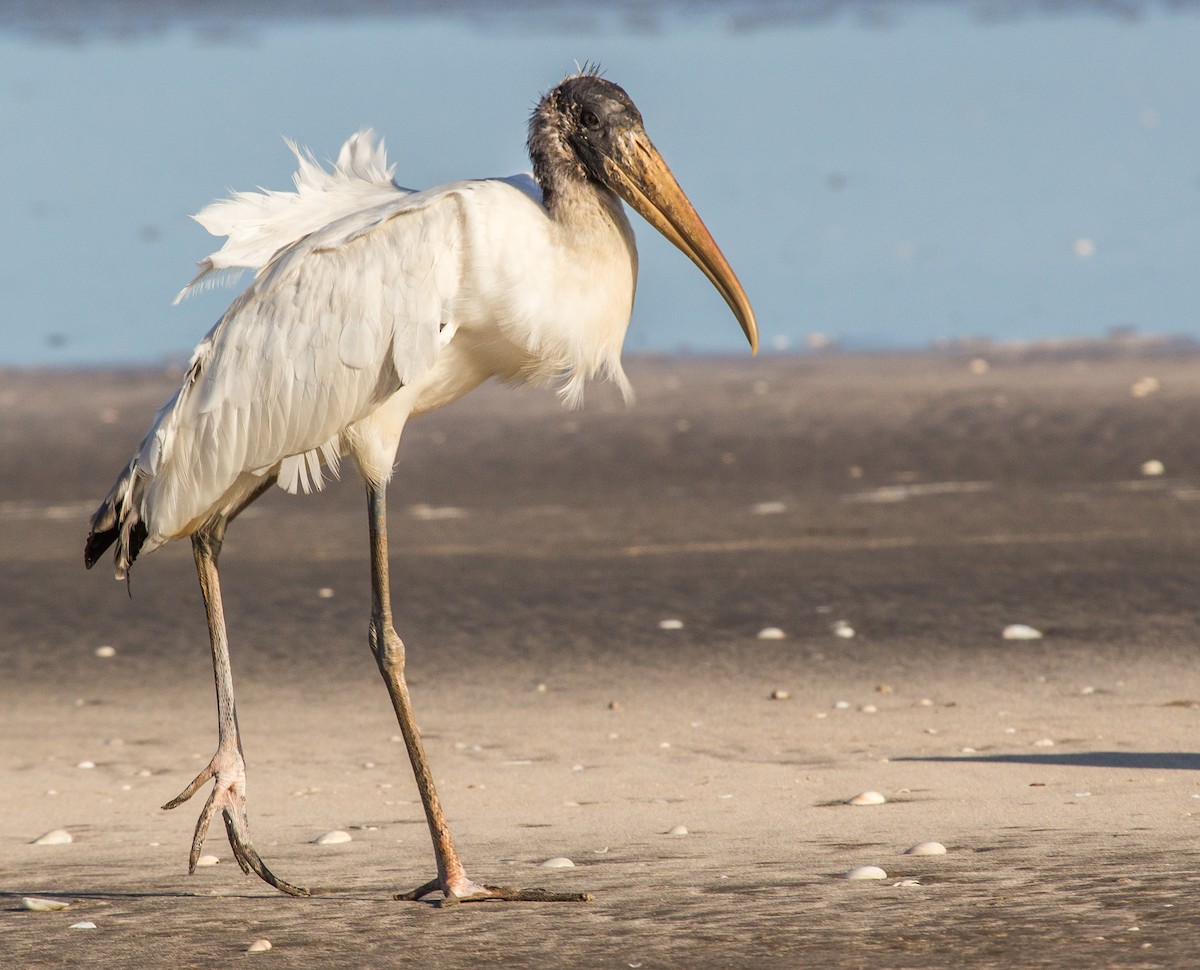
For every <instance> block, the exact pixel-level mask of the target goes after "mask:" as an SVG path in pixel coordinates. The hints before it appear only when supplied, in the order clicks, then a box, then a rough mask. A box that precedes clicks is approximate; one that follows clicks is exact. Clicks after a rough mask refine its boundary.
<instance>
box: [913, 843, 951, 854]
mask: <svg viewBox="0 0 1200 970" xmlns="http://www.w3.org/2000/svg"><path fill="white" fill-rule="evenodd" d="M904 854H905V855H945V854H946V847H945V846H944V845H942V843H941V842H918V843H917V844H916V845H914V846H913V847H912V848H909V849H905V850H904Z"/></svg>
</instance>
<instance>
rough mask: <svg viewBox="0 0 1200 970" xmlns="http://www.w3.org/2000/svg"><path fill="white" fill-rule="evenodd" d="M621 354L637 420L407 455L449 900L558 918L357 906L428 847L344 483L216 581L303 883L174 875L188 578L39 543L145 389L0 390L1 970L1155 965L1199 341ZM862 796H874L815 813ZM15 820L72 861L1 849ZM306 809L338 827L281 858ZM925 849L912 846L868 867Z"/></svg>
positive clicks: (279, 498)
mask: <svg viewBox="0 0 1200 970" xmlns="http://www.w3.org/2000/svg"><path fill="white" fill-rule="evenodd" d="M630 373H631V377H632V378H633V380H634V383H635V386H636V388H637V391H638V395H639V400H638V404H637V406H636V407H635V408H633V409H632V410H626V409H625V408H624V407H623V406H621V405H620V403H619V402H618V400H617V399H616V396H615V395H614V394H613V393H612V392H611V390H610V389H608V388H604V387H598V388H595V389H593V391H592V393H591V396H590V399H589V402H588V406H587V408H586V409H585V410H584V411H582V412H565V411H563V410H561V409H560V408H559V407H558V405H557V403H556V402H555V400H554V398H553V396H552V395H549V394H546V393H539V392H534V393H514V392H512V391H510V390H508V389H504V388H499V387H487V388H484V389H482V390H481V391H479V392H477V393H476V394H475V395H473V396H471V397H469V398H467V399H466V400H464V401H462V402H460V403H459V404H457V405H455V406H454V407H452V408H450V409H447V410H446V411H444V412H442V413H439V414H436V415H432V416H430V417H427V418H424V419H421V420H419V421H417V422H415V423H414V424H413V425H412V426H411V428H410V429H409V432H408V434H407V436H406V439H405V442H404V444H403V445H402V448H401V461H400V466H399V471H398V472H397V475H396V478H395V480H394V483H393V486H392V490H391V495H390V503H391V533H392V554H393V584H394V590H395V598H396V604H395V605H396V615H397V626H398V629H399V630H400V633H401V635H402V636H403V637H404V639H405V641H406V643H407V645H408V652H409V676H410V683H411V686H412V691H413V695H414V702H415V704H416V708H417V715H418V718H419V719H420V721H421V724H422V727H423V730H424V732H425V738H426V742H427V746H428V748H429V754H430V757H431V759H432V763H433V769H434V773H435V776H436V778H437V779H438V782H439V785H440V788H441V793H442V797H443V801H444V803H445V806H446V809H447V812H448V814H449V817H450V820H451V823H452V825H453V828H454V831H455V834H456V837H457V839H458V842H459V847H460V850H461V851H462V853H463V855H464V857H465V861H466V863H467V865H468V868H469V870H470V871H471V873H472V875H474V877H475V878H477V879H480V880H484V881H489V882H503V883H510V884H522V885H540V886H544V887H546V888H553V889H564V890H581V891H582V890H586V891H590V892H592V893H594V894H595V899H594V901H593V902H591V903H587V904H578V905H558V906H551V905H535V904H495V905H493V904H488V905H481V906H463V907H457V908H455V909H448V910H447V909H437V908H435V907H433V906H431V905H428V904H414V903H400V902H395V901H393V900H392V899H391V895H392V894H393V893H394V892H397V891H403V890H406V889H409V888H412V887H413V886H415V885H417V884H418V883H421V882H424V881H425V880H426V879H428V878H430V877H431V876H432V874H433V872H432V853H431V851H430V845H429V839H428V835H427V833H426V830H425V828H424V823H423V819H422V815H421V811H420V806H419V804H417V802H416V789H415V786H414V785H413V782H412V780H411V775H410V773H409V770H408V766H407V762H406V759H405V756H404V752H403V746H402V745H401V744H397V743H396V742H395V741H394V740H393V737H394V736H395V735H396V734H397V730H396V727H395V723H394V721H393V720H392V716H391V711H390V706H389V704H388V700H387V696H386V694H385V692H384V690H383V686H382V684H381V683H380V682H379V678H378V674H377V673H376V671H375V669H374V665H373V662H372V660H371V658H370V656H369V654H368V652H367V646H366V627H367V613H368V604H369V591H368V577H367V561H366V539H365V531H366V530H365V510H364V503H363V500H362V489H361V486H360V485H359V484H358V480H357V476H356V473H355V472H354V471H353V470H352V469H350V468H347V469H345V470H344V473H343V480H342V481H341V482H340V483H338V484H336V485H334V486H333V487H330V488H328V489H327V490H326V491H325V492H324V493H322V494H321V495H319V496H314V497H308V498H294V497H291V496H287V495H285V494H283V493H281V492H279V491H278V490H274V492H273V493H272V494H270V495H269V496H267V497H266V498H264V499H263V500H262V501H260V502H259V503H258V504H257V505H255V506H254V507H253V508H252V509H251V510H250V511H248V512H247V513H246V514H245V516H244V517H243V518H241V519H239V520H238V521H237V522H236V523H235V524H234V526H233V527H232V528H231V530H230V535H229V539H228V541H227V544H226V548H225V554H224V559H223V563H222V567H223V580H224V586H225V595H226V607H227V613H228V620H229V625H230V636H231V642H232V653H233V662H234V671H235V677H236V681H237V688H238V701H239V714H240V719H241V726H242V733H243V739H244V742H245V749H246V757H247V762H248V773H249V791H250V820H251V828H252V832H253V834H254V836H255V840H256V843H257V844H258V846H259V848H260V849H261V851H262V853H263V855H264V857H265V858H266V859H267V861H268V863H269V864H270V865H271V866H273V868H275V870H276V871H277V872H278V873H279V874H280V875H282V876H283V877H285V878H287V879H290V880H292V881H295V882H299V883H301V884H304V885H308V886H310V887H312V888H313V889H314V891H315V892H316V893H317V895H315V896H314V897H313V898H311V899H301V900H295V899H290V898H287V897H284V896H281V895H279V894H277V893H275V892H274V891H272V890H270V889H269V888H268V887H266V886H265V885H263V884H261V883H260V882H258V881H257V880H256V879H253V878H251V877H245V876H243V875H242V874H241V872H240V871H239V870H238V869H237V867H236V864H235V863H234V862H233V861H232V858H231V854H230V852H229V849H228V846H227V845H226V844H225V842H224V839H223V834H222V833H220V832H218V831H214V832H213V833H212V834H211V836H210V838H209V841H208V844H207V847H206V851H207V852H211V853H213V854H215V855H217V856H219V857H220V859H221V863H220V864H219V865H216V866H212V867H208V868H202V869H200V870H198V871H197V873H196V874H195V875H193V876H188V875H187V872H186V859H187V848H188V844H189V841H190V833H191V828H192V825H193V824H194V821H195V817H196V814H197V813H198V811H199V808H200V805H199V803H198V802H197V801H195V800H194V801H193V802H191V803H188V805H187V806H185V807H184V808H182V809H180V810H177V811H174V812H164V811H162V810H161V809H159V808H158V806H159V805H161V804H162V803H163V802H165V801H166V800H167V799H169V798H170V797H172V796H173V795H175V794H176V792H177V791H178V790H179V789H180V788H182V787H183V785H184V784H186V783H187V781H189V780H190V779H191V777H192V775H193V774H194V773H195V772H196V771H197V770H198V769H199V768H200V767H201V765H202V764H203V763H204V762H205V761H206V760H207V758H208V757H209V756H210V755H211V753H212V750H213V746H214V745H215V739H216V725H215V717H214V705H213V698H212V676H211V668H210V665H209V659H208V650H207V643H206V638H205V632H204V620H203V611H202V608H201V605H200V600H199V594H198V590H197V588H196V583H195V578H194V574H193V571H192V566H191V560H190V555H189V551H188V549H187V548H186V547H185V546H183V545H178V544H177V545H176V546H173V547H169V548H167V549H164V550H161V551H159V552H157V553H155V554H154V555H153V556H150V557H147V558H146V559H145V560H143V561H141V562H139V563H138V564H137V566H136V567H135V570H134V573H133V586H132V591H133V598H132V600H130V599H128V598H127V597H126V595H125V592H124V589H123V587H121V586H119V585H118V584H117V583H115V582H114V581H113V580H112V579H111V573H110V572H109V571H108V570H107V569H106V568H104V567H105V565H106V564H101V565H100V566H97V568H96V569H95V570H93V571H92V572H91V573H87V572H85V571H84V569H83V566H82V563H81V547H82V540H83V535H84V532H85V531H86V528H85V523H86V518H87V515H88V514H89V513H90V511H91V509H92V508H93V507H94V505H95V504H96V502H97V501H98V500H99V498H100V497H101V496H102V495H103V494H104V492H105V491H106V490H107V488H108V486H109V484H110V483H111V481H112V479H113V478H114V477H115V475H116V473H117V471H118V470H119V468H120V467H121V466H122V464H123V463H124V462H125V461H126V460H127V458H128V455H129V453H130V452H131V450H132V448H133V446H134V445H135V444H136V442H137V441H138V440H139V439H140V437H141V434H142V433H143V432H144V429H145V427H146V425H147V424H148V421H149V418H150V415H151V414H152V412H153V410H154V408H155V407H156V406H157V405H158V404H159V403H160V402H161V401H162V400H163V399H164V398H165V397H166V396H168V394H169V393H170V392H171V390H172V388H173V382H174V380H175V378H173V377H172V376H171V375H166V374H160V373H151V372H128V373H56V372H46V373H29V372H26V373H20V372H18V373H13V372H7V373H6V372H0V455H3V462H2V463H0V602H2V603H3V607H2V608H0V710H3V712H4V719H3V728H4V730H3V732H2V733H0V771H2V773H3V774H2V781H3V783H2V784H0V964H2V965H3V966H5V967H14V968H16V967H43V966H56V967H59V966H65V967H70V966H79V967H84V966H86V967H127V966H130V965H133V964H137V965H140V966H144V967H158V966H164V967H166V966H171V967H179V966H213V965H217V964H218V963H220V962H222V961H225V960H231V959H238V958H244V959H257V960H264V961H271V963H272V965H273V966H280V967H284V966H286V967H314V966H321V967H358V966H401V965H403V966H417V965H419V966H423V967H458V966H467V965H474V966H480V965H482V966H505V967H552V966H580V967H617V968H621V967H627V966H633V967H636V966H639V965H640V966H642V967H646V968H651V967H708V966H714V967H722V966H727V967H733V966H756V967H757V966H763V967H773V966H778V967H793V966H800V965H819V966H831V967H862V966H873V965H874V966H886V967H893V968H898V967H912V968H921V967H948V966H957V965H963V964H965V965H969V966H973V967H987V966H997V967H1001V966H1003V967H1012V966H1055V967H1095V966H1120V967H1160V966H1161V967H1174V966H1182V965H1186V964H1187V963H1188V962H1189V961H1191V960H1192V959H1194V953H1195V951H1196V948H1197V946H1198V945H1200V928H1198V927H1197V924H1196V921H1195V916H1194V913H1195V898H1196V894H1197V892H1198V891H1200V814H1197V813H1200V741H1198V738H1200V730H1198V728H1200V670H1198V667H1200V665H1198V664H1197V662H1196V659H1195V644H1196V639H1197V619H1196V617H1197V609H1196V604H1197V595H1196V592H1197V589H1196V587H1197V581H1196V568H1195V562H1196V558H1197V523H1198V521H1200V504H1198V500H1200V449H1198V448H1196V432H1195V429H1196V428H1197V427H1200V358H1198V357H1195V356H1186V355H1176V356H1167V355H1155V354H1150V353H1145V352H1141V353H1099V352H1089V353H1086V354H1083V353H1070V352H1063V353H1059V354H1043V355H1031V356H1025V357H1022V356H1015V355H1014V356H1008V357H1004V356H1002V355H995V356H993V357H992V358H991V367H990V369H989V370H987V372H986V373H972V372H971V369H970V368H969V366H968V359H967V357H966V356H956V355H950V354H947V355H914V356H881V357H865V356H862V357H860V356H840V355H831V356H829V357H812V358H809V357H804V358H764V359H762V360H757V361H736V362H730V361H707V360H674V359H661V360H655V359H643V360H637V361H634V362H633V363H632V364H631V366H630ZM1148 376H1153V377H1154V378H1156V379H1157V381H1158V382H1159V387H1158V389H1157V390H1153V391H1152V392H1151V393H1147V394H1145V395H1144V396H1140V397H1139V396H1135V395H1134V394H1133V393H1131V388H1132V387H1133V385H1134V384H1135V383H1137V382H1139V381H1141V380H1142V379H1144V378H1146V377H1148ZM1147 386H1149V385H1145V384H1144V385H1142V387H1143V389H1144V388H1145V387H1147ZM1151 460H1157V461H1161V462H1162V465H1163V469H1164V473H1163V474H1161V475H1146V474H1143V470H1142V466H1143V463H1145V462H1147V461H1151ZM323 591H324V593H323ZM330 593H331V595H330ZM664 619H678V620H680V621H682V624H683V626H682V629H675V630H664V629H661V628H660V625H659V624H660V621H662V620H664ZM838 621H844V623H845V624H847V625H848V626H849V627H851V628H852V629H853V630H854V632H855V635H854V636H853V637H844V636H839V635H837V634H836V632H835V630H834V627H835V625H836V624H837V623H838ZM1015 623H1025V624H1029V625H1030V626H1033V627H1035V628H1037V629H1038V630H1040V631H1042V632H1043V634H1044V636H1043V637H1042V638H1041V639H1037V640H1026V641H1016V640H1005V639H1004V638H1003V637H1002V636H1001V631H1002V630H1003V629H1004V627H1005V626H1007V625H1009V624H1015ZM769 626H774V627H779V628H780V629H782V630H783V631H785V634H786V637H785V638H784V639H780V640H763V639H759V638H758V637H757V634H758V632H759V631H760V630H761V629H762V628H764V627H769ZM104 645H108V646H112V647H113V648H115V651H116V652H115V656H112V657H110V658H100V657H97V656H96V654H95V651H96V649H97V648H98V647H100V646H104ZM775 691H784V692H787V694H788V695H789V696H788V697H787V699H781V700H772V699H771V695H772V693H773V692H775ZM839 702H841V703H840V704H839ZM871 708H873V709H874V710H873V711H872V710H871ZM84 761H91V762H94V764H95V767H94V768H90V769H85V768H79V767H77V765H78V764H79V763H80V762H84ZM868 789H873V790H877V791H879V792H882V793H883V794H884V795H885V796H886V798H887V802H886V804H883V805H879V806H872V807H852V806H849V805H847V804H846V800H847V799H849V798H851V797H852V796H854V795H856V794H857V793H859V792H862V791H864V790H868ZM675 826H685V827H686V828H687V830H688V834H686V835H668V834H665V833H667V832H669V831H670V830H671V829H672V828H673V827H675ZM55 828H65V829H67V830H69V831H70V832H71V833H72V834H73V836H74V838H75V841H74V842H73V843H71V844H69V845H61V846H38V845H32V844H30V843H31V842H32V840H34V839H35V838H37V837H38V836H39V835H41V834H42V833H44V832H46V831H47V830H50V829H55ZM331 829H344V830H346V831H348V832H350V833H351V835H352V837H353V841H351V842H349V843H347V844H343V845H334V846H318V845H315V844H313V839H315V838H316V837H317V836H318V835H320V834H321V833H323V832H326V831H328V830H331ZM928 840H936V841H938V842H941V843H944V844H945V845H946V847H947V848H948V852H947V854H946V855H944V856H937V857H924V858H922V857H913V856H906V855H903V854H902V853H903V851H904V850H905V849H907V848H908V847H909V846H911V845H913V844H915V843H917V842H922V841H928ZM553 856H566V857H568V858H570V859H572V860H574V862H575V868H573V869H544V868H540V867H539V865H538V864H539V863H540V862H542V861H544V860H545V859H547V858H550V857H553ZM860 865H878V866H881V867H882V868H884V869H885V870H886V872H887V874H888V878H887V879H885V880H881V881H874V882H852V881H847V880H846V879H844V878H843V874H844V873H845V872H846V871H847V870H849V869H851V868H853V867H855V866H860ZM31 895H34V896H48V897H54V898H57V899H62V900H65V901H69V902H70V904H71V905H70V908H69V909H67V910H65V911H62V912H51V913H40V912H27V911H24V910H23V909H21V898H22V897H24V896H31ZM80 920H90V921H92V922H94V923H95V924H96V928H95V929H89V930H72V929H69V927H70V925H71V924H72V923H75V922H77V921H80ZM259 938H266V939H268V940H270V941H271V943H272V944H273V947H274V949H272V950H271V952H270V953H268V954H264V955H261V956H245V957H243V956H242V954H243V952H244V951H245V949H246V947H247V946H249V945H250V943H252V942H253V941H254V940H256V939H259Z"/></svg>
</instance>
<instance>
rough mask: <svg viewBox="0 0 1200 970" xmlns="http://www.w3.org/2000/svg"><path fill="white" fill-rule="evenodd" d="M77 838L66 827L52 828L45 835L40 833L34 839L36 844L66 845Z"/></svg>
mask: <svg viewBox="0 0 1200 970" xmlns="http://www.w3.org/2000/svg"><path fill="white" fill-rule="evenodd" d="M74 841H75V838H74V836H72V835H71V833H70V832H68V831H67V830H66V829H51V830H50V831H49V832H47V833H46V834H45V835H39V836H38V837H37V838H36V839H34V840H33V844H34V845H66V844H67V843H69V842H74Z"/></svg>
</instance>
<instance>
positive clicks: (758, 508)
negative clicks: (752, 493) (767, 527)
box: [750, 502, 787, 515]
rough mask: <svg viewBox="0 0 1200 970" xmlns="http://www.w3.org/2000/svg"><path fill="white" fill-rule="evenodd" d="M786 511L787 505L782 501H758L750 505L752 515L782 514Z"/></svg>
mask: <svg viewBox="0 0 1200 970" xmlns="http://www.w3.org/2000/svg"><path fill="white" fill-rule="evenodd" d="M786 511H787V505H786V504H784V503H783V502H758V503H757V504H755V505H752V506H750V512H751V514H752V515H782V514H783V513H784V512H786Z"/></svg>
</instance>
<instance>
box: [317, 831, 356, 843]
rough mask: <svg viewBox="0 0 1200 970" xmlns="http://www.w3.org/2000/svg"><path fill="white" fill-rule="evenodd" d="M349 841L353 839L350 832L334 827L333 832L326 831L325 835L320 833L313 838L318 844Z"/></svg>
mask: <svg viewBox="0 0 1200 970" xmlns="http://www.w3.org/2000/svg"><path fill="white" fill-rule="evenodd" d="M349 841H351V839H350V833H349V832H344V831H342V830H341V829H334V830H333V831H332V832H326V833H325V834H324V835H318V836H317V837H316V838H315V839H313V842H314V843H315V844H317V845H342V844H343V843H345V842H349Z"/></svg>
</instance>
